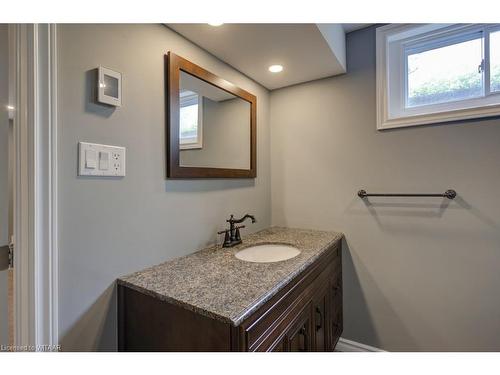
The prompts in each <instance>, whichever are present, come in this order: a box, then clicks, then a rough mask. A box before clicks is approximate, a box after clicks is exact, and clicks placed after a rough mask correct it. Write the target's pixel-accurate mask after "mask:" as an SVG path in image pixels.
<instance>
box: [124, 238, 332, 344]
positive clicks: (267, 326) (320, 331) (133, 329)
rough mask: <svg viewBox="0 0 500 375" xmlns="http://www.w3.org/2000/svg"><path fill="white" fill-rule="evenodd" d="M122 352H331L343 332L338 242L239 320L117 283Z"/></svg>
mask: <svg viewBox="0 0 500 375" xmlns="http://www.w3.org/2000/svg"><path fill="white" fill-rule="evenodd" d="M118 298H119V318H118V320H119V334H118V336H119V340H118V341H119V350H120V351H276V352H280V351H284V352H295V351H333V350H334V348H335V345H336V344H337V341H338V339H339V337H340V335H341V333H342V268H341V249H340V241H338V242H336V243H335V244H334V245H332V246H331V247H330V248H329V249H328V250H326V251H324V252H323V253H322V254H321V256H320V257H319V258H318V259H317V260H316V261H315V262H313V263H312V264H310V265H309V266H308V267H307V268H306V269H305V270H303V271H302V272H301V273H300V274H298V275H297V276H296V277H295V278H294V279H292V280H291V281H290V282H289V283H288V284H287V285H286V286H285V287H284V288H282V289H281V290H280V291H279V292H278V293H277V294H276V295H274V296H273V297H272V298H271V299H270V300H268V301H267V302H266V303H264V304H263V305H262V306H260V307H259V308H258V309H256V310H255V311H254V312H253V313H252V314H251V315H250V316H249V317H247V318H246V319H244V320H243V321H242V322H241V323H240V324H239V325H237V326H234V325H232V324H230V323H225V322H222V321H220V320H216V319H212V318H209V317H207V316H204V315H201V314H197V313H195V312H193V311H190V310H188V309H184V308H182V307H179V306H177V305H174V304H170V303H167V302H164V301H160V300H158V299H156V298H154V297H151V296H148V295H145V294H142V293H140V292H138V291H136V290H133V289H130V288H129V287H127V286H124V285H119V289H118Z"/></svg>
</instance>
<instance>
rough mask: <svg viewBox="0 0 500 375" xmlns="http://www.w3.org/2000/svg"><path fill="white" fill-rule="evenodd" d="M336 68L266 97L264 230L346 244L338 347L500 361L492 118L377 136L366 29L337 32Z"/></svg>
mask: <svg viewBox="0 0 500 375" xmlns="http://www.w3.org/2000/svg"><path fill="white" fill-rule="evenodd" d="M347 65H348V73H347V74H346V75H342V76H338V77H334V78H330V79H325V80H320V81H315V82H310V83H306V84H302V85H298V86H294V87H290V88H285V89H282V90H278V91H273V92H272V94H271V108H272V110H271V124H272V126H271V140H272V147H271V154H272V163H271V170H272V206H273V209H272V222H273V224H278V225H288V226H292V227H310V228H319V229H330V230H337V231H342V232H344V233H345V235H346V239H347V240H346V243H345V247H344V252H343V256H344V262H343V266H344V274H343V275H344V276H343V277H344V287H345V293H344V302H345V308H344V314H345V328H344V334H343V336H344V337H345V338H348V339H352V340H355V341H358V342H362V343H365V344H368V345H374V346H376V347H380V348H383V349H386V350H416V351H420V350H429V351H433V350H438V351H439V350H472V351H475V350H485V351H488V350H497V351H498V350H500V335H499V334H498V333H499V332H500V299H499V298H498V290H499V286H500V272H499V265H500V200H498V199H496V197H495V195H494V194H495V193H496V192H498V191H500V147H499V145H500V120H499V119H488V120H478V121H463V122H458V123H452V124H440V125H434V126H423V127H413V128H404V129H399V130H392V131H384V132H380V131H377V130H376V122H375V112H376V110H375V29H374V28H369V29H364V30H360V31H356V32H353V33H351V34H348V36H347ZM361 188H365V189H366V190H368V191H417V192H434V191H437V192H441V191H444V190H445V189H446V188H454V189H456V190H457V192H458V194H459V197H458V198H457V199H456V200H454V201H452V202H445V201H441V199H421V198H420V199H372V200H371V202H372V204H371V205H367V204H365V203H363V201H362V200H361V199H359V198H358V197H357V196H356V192H357V191H358V190H359V189H361Z"/></svg>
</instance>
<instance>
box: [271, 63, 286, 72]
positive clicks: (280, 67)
mask: <svg viewBox="0 0 500 375" xmlns="http://www.w3.org/2000/svg"><path fill="white" fill-rule="evenodd" d="M282 70H283V65H271V66H270V67H269V71H270V72H271V73H279V72H281V71H282Z"/></svg>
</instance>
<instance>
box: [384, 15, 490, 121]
mask: <svg viewBox="0 0 500 375" xmlns="http://www.w3.org/2000/svg"><path fill="white" fill-rule="evenodd" d="M498 30H500V25H499V24H390V25H387V26H382V27H379V28H377V31H376V33H377V35H376V43H377V44H376V80H377V129H379V130H383V129H391V128H398V127H406V126H416V125H426V124H433V123H442V122H448V121H455V120H463V119H471V118H480V117H488V116H495V115H500V95H499V94H500V91H496V92H491V91H490V84H491V83H490V74H489V73H490V72H489V68H490V66H489V65H490V61H489V35H490V33H492V32H495V31H498ZM479 33H483V37H482V42H483V47H482V48H483V53H482V58H483V59H484V67H483V77H482V79H483V84H482V95H481V96H479V97H475V98H469V99H464V100H455V101H448V102H442V103H434V104H428V105H420V106H411V107H408V106H407V105H406V104H407V92H408V74H407V71H408V69H407V68H408V67H407V62H408V60H407V57H408V55H409V54H410V53H408V51H412V53H415V52H414V51H415V50H421V51H422V52H423V51H428V50H432V49H435V48H441V47H445V46H448V45H453V44H456V43H459V42H465V41H467V40H473V39H475V38H473V37H472V36H473V35H474V34H479ZM480 63H481V61H479V64H480ZM479 64H478V66H479Z"/></svg>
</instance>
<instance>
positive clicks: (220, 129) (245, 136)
mask: <svg viewBox="0 0 500 375" xmlns="http://www.w3.org/2000/svg"><path fill="white" fill-rule="evenodd" d="M250 108H251V106H250V103H249V102H247V101H245V100H243V99H240V98H235V99H228V100H224V101H220V102H217V101H213V100H210V99H208V98H206V97H203V112H202V115H203V148H202V149H194V150H181V153H180V165H182V166H193V167H215V168H235V169H250Z"/></svg>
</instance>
